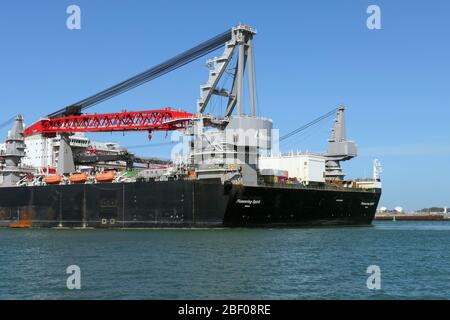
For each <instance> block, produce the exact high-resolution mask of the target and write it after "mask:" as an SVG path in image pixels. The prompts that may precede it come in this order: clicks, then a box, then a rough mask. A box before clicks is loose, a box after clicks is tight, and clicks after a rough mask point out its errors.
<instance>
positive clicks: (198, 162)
mask: <svg viewBox="0 0 450 320" xmlns="http://www.w3.org/2000/svg"><path fill="white" fill-rule="evenodd" d="M255 34H256V32H255V31H254V30H253V29H252V28H250V27H248V26H242V25H239V26H237V27H234V28H232V29H231V30H230V31H227V32H225V33H223V34H220V35H219V36H216V37H215V38H213V39H211V40H209V41H206V42H204V43H202V44H200V45H198V46H196V47H195V48H193V49H191V50H188V51H186V52H184V53H182V54H180V55H177V56H176V57H174V58H172V59H169V60H168V61H166V62H164V63H162V64H159V65H157V66H155V67H154V68H151V69H149V70H147V71H145V72H144V73H141V74H139V75H137V76H135V77H133V78H131V79H129V80H127V81H124V82H121V83H119V84H118V85H116V86H113V87H111V88H108V89H106V90H104V91H102V92H100V93H98V94H96V95H94V96H91V97H89V98H87V99H84V100H82V101H80V102H78V103H75V104H73V105H71V106H68V107H65V108H63V109H61V110H59V111H57V112H55V113H52V114H50V115H48V116H47V117H45V118H43V119H41V120H39V121H38V122H36V123H35V124H33V125H31V126H30V127H27V128H24V126H23V118H22V116H17V118H16V120H15V124H14V126H13V128H12V130H11V131H10V132H9V133H8V137H7V139H6V143H5V145H4V147H3V148H2V149H3V150H2V152H1V154H0V226H3V227H8V226H9V227H18V228H28V227H53V228H148V227H300V226H324V225H325V226H326V225H369V224H371V222H372V220H373V218H374V215H375V211H376V208H377V206H378V202H379V199H380V196H381V182H380V172H381V170H380V165H379V162H378V161H377V160H376V161H374V175H373V178H371V179H353V180H347V179H345V174H344V172H343V171H342V168H341V162H342V161H347V160H350V159H351V158H353V157H355V156H356V155H357V148H356V145H355V144H354V143H353V142H352V141H349V140H348V139H347V136H346V128H345V118H344V107H342V106H341V107H339V108H336V109H334V110H332V111H331V112H329V113H327V114H326V115H324V116H322V117H320V118H318V120H317V121H316V120H314V121H313V122H311V123H309V124H307V125H306V126H302V127H301V128H300V129H297V130H294V131H293V132H291V133H289V134H288V135H285V136H283V137H281V139H280V140H282V139H284V138H285V137H288V138H289V137H291V136H293V135H295V134H297V133H298V132H300V131H301V130H302V128H303V129H304V128H308V127H309V126H311V125H313V124H314V123H317V122H318V121H320V120H324V119H326V118H327V117H329V116H331V115H334V114H335V115H336V118H335V123H334V126H333V129H332V133H331V137H330V139H329V140H328V147H327V151H326V152H325V153H322V154H311V153H296V154H293V153H291V154H282V153H281V152H279V151H276V150H274V149H275V148H274V145H278V144H277V143H278V141H274V140H277V139H275V137H277V136H278V135H275V134H273V129H272V121H271V120H270V119H267V118H262V117H258V116H257V115H256V99H255V87H254V84H255V83H254V71H253V68H254V63H253V37H254V35H255ZM222 45H225V51H224V53H223V54H222V56H220V57H217V58H214V59H211V60H209V61H208V67H209V68H210V72H209V79H208V82H207V83H206V84H205V85H203V86H201V96H200V99H199V100H198V102H197V112H196V113H195V114H192V113H187V112H182V111H180V110H177V111H176V110H172V109H161V110H151V111H140V112H120V113H113V114H93V115H88V114H83V113H82V111H83V110H84V109H85V108H87V107H90V106H92V105H94V104H97V103H99V102H101V101H104V100H105V99H108V98H111V97H113V96H115V95H117V94H118V93H121V92H125V91H127V90H129V89H132V88H134V87H136V86H137V85H140V84H143V83H145V82H147V81H149V80H151V79H154V78H156V77H158V76H160V75H163V74H165V73H167V72H168V71H171V70H173V69H176V68H178V67H180V66H182V65H184V64H186V63H187V62H190V61H192V60H194V59H197V58H199V57H201V56H203V55H205V54H207V53H210V52H212V50H215V49H217V48H218V47H220V46H222ZM232 65H234V67H232ZM244 71H246V72H247V73H248V77H247V78H246V79H248V82H249V86H248V87H249V92H248V95H249V98H250V99H249V100H250V108H249V109H250V111H249V113H245V110H244V109H245V108H244V103H243V100H244V98H243V97H244V95H243V83H244ZM224 74H228V75H230V74H232V78H233V79H232V81H231V87H229V88H225V87H219V83H220V80H221V77H222V76H223V75H224ZM213 96H215V97H217V98H219V99H225V101H226V106H227V108H226V112H225V114H224V115H221V116H220V117H216V116H212V115H210V114H208V113H206V111H205V110H206V107H207V106H208V103H209V102H210V100H211V98H212V97H213ZM235 109H236V110H235ZM136 130H139V131H148V132H149V136H151V133H152V132H153V131H170V130H173V131H182V132H183V133H184V136H185V137H187V138H188V139H186V140H185V141H183V143H181V146H182V147H183V148H181V150H183V151H180V152H179V153H177V154H176V155H175V156H174V157H172V160H171V161H170V162H166V163H163V165H161V163H159V164H157V165H156V166H155V163H150V162H147V163H146V165H147V166H146V167H145V166H136V165H135V161H134V160H135V159H134V158H130V157H128V154H124V153H123V152H121V151H120V150H119V151H117V150H115V151H114V152H112V151H111V152H107V153H102V154H95V153H94V154H93V152H92V150H93V148H92V146H89V145H87V143H84V141H85V140H82V139H81V138H80V137H79V136H76V137H78V138H74V134H76V133H79V132H108V131H111V132H112V131H136ZM274 142H275V144H274ZM88 151H89V152H88ZM116 151H117V152H116Z"/></svg>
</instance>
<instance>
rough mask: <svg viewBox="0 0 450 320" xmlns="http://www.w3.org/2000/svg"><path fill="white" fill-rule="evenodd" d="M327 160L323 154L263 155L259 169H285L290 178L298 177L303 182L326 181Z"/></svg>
mask: <svg viewBox="0 0 450 320" xmlns="http://www.w3.org/2000/svg"><path fill="white" fill-rule="evenodd" d="M325 161H326V158H325V157H324V156H321V155H315V154H305V153H290V154H285V155H278V156H261V157H260V158H259V163H258V164H259V169H260V170H264V169H271V170H284V171H287V174H288V177H289V178H296V179H297V180H298V181H299V182H301V183H303V184H309V183H310V182H325Z"/></svg>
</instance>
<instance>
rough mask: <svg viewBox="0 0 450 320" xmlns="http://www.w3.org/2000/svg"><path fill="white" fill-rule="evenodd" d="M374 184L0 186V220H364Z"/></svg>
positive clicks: (51, 223) (375, 195) (370, 211)
mask: <svg viewBox="0 0 450 320" xmlns="http://www.w3.org/2000/svg"><path fill="white" fill-rule="evenodd" d="M379 198H380V191H379V189H374V190H364V191H363V190H354V191H353V190H352V191H342V190H337V189H331V188H330V189H317V188H305V187H292V186H291V187H289V186H284V187H280V186H253V187H251V186H242V185H234V184H225V185H224V184H223V183H221V181H220V180H215V179H211V180H200V181H194V180H193V181H187V180H178V181H176V180H174V181H161V182H135V183H104V184H84V185H65V186H61V185H58V186H36V187H13V188H0V226H9V225H11V224H12V223H14V222H17V221H30V223H31V225H32V226H34V227H80V228H81V227H94V228H100V227H108V228H112V227H117V228H146V227H276V226H283V227H296V226H317V225H369V224H370V223H371V222H372V220H373V218H374V214H375V209H376V207H377V205H378V200H379Z"/></svg>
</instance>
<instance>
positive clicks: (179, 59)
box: [48, 30, 232, 118]
mask: <svg viewBox="0 0 450 320" xmlns="http://www.w3.org/2000/svg"><path fill="white" fill-rule="evenodd" d="M231 37H232V33H231V30H228V31H226V32H224V33H221V34H219V35H217V36H215V37H214V38H212V39H210V40H208V41H205V42H203V43H201V44H199V45H197V46H195V47H193V48H191V49H189V50H187V51H185V52H182V53H180V54H178V55H176V56H175V57H173V58H171V59H169V60H166V61H164V62H162V63H160V64H158V65H156V66H154V67H152V68H150V69H148V70H146V71H144V72H142V73H139V74H137V75H135V76H133V77H131V78H129V79H127V80H125V81H122V82H120V83H118V84H116V85H114V86H112V87H110V88H108V89H105V90H103V91H101V92H99V93H97V94H94V95H92V96H90V97H88V98H86V99H83V100H81V101H78V102H76V103H74V104H72V105H70V106H67V107H64V108H62V109H60V110H58V111H56V112H54V113H52V114H50V115H48V117H49V118H56V117H62V116H68V115H79V114H81V112H82V111H83V110H84V109H86V108H89V107H92V106H94V105H96V104H98V103H100V102H103V101H105V100H107V99H110V98H112V97H114V96H116V95H119V94H121V93H124V92H126V91H128V90H131V89H133V88H135V87H137V86H140V85H142V84H144V83H146V82H148V81H150V80H153V79H156V78H158V77H160V76H162V75H164V74H166V73H168V72H171V71H173V70H175V69H177V68H179V67H181V66H184V65H185V64H187V63H190V62H192V61H194V60H196V59H198V58H201V57H202V56H204V55H206V54H208V53H210V52H212V51H214V50H216V49H218V48H219V47H221V46H223V45H224V44H225V43H226V42H227V41H230V40H231Z"/></svg>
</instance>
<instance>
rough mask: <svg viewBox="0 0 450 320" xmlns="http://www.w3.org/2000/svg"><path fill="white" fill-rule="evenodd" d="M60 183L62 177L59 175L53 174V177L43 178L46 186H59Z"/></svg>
mask: <svg viewBox="0 0 450 320" xmlns="http://www.w3.org/2000/svg"><path fill="white" fill-rule="evenodd" d="M61 181H62V176H61V175H60V174H55V175H51V176H45V177H44V182H45V183H46V184H60V183H61Z"/></svg>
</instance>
